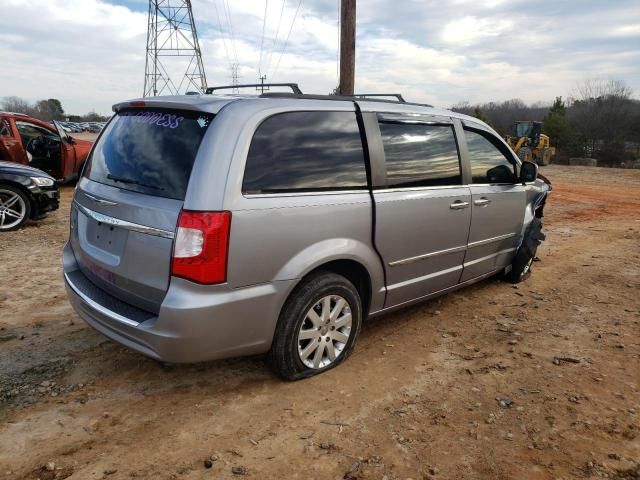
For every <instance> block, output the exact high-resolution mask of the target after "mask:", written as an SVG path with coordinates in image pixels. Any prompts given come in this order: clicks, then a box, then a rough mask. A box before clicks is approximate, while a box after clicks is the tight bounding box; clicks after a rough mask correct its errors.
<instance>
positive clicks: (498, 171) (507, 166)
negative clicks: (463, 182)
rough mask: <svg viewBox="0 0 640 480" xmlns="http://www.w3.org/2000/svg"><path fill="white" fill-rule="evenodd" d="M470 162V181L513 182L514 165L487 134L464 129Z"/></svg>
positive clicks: (514, 178) (514, 177) (514, 176)
mask: <svg viewBox="0 0 640 480" xmlns="http://www.w3.org/2000/svg"><path fill="white" fill-rule="evenodd" d="M464 134H465V138H466V139H467V147H468V149H469V161H470V163H471V183H476V184H478V183H515V182H516V175H515V167H514V163H513V160H512V159H511V158H509V157H508V156H507V155H506V154H505V153H504V152H502V150H501V149H500V148H499V147H498V145H496V144H495V143H494V142H493V141H491V140H490V138H489V136H488V135H489V134H484V133H481V132H479V131H476V130H468V129H466V128H465V130H464Z"/></svg>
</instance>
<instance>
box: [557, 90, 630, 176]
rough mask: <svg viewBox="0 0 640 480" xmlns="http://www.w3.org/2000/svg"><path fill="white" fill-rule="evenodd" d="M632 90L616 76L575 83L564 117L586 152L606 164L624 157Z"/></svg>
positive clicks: (628, 134)
mask: <svg viewBox="0 0 640 480" xmlns="http://www.w3.org/2000/svg"><path fill="white" fill-rule="evenodd" d="M632 93H633V92H632V90H631V89H630V88H629V87H628V86H627V85H626V84H625V83H624V82H622V81H620V80H598V79H590V80H586V81H584V82H582V83H581V84H579V85H578V86H577V88H576V91H575V93H574V95H573V98H572V99H571V105H570V107H569V109H568V118H569V122H570V123H571V125H572V126H573V127H574V128H575V129H576V130H577V131H578V132H580V134H581V136H582V150H583V151H584V153H585V154H586V155H589V156H594V157H597V158H598V159H599V160H600V161H601V162H602V163H605V164H609V165H613V164H616V163H619V162H621V161H623V160H624V158H623V157H624V154H625V140H626V139H627V138H629V137H630V136H632V132H631V131H630V129H631V123H632V114H633V110H634V108H633V106H634V105H633V101H632V100H631V95H632Z"/></svg>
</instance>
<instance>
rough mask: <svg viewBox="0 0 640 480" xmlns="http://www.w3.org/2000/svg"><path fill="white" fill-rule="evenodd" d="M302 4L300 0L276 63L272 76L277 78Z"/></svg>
mask: <svg viewBox="0 0 640 480" xmlns="http://www.w3.org/2000/svg"><path fill="white" fill-rule="evenodd" d="M300 5H302V0H299V1H298V7H297V8H296V13H295V14H294V15H293V21H292V22H291V27H290V28H289V33H288V34H287V39H286V40H285V41H284V47H283V48H282V51H281V52H280V57H279V58H278V63H276V68H275V70H274V71H273V75H272V76H271V77H272V78H275V76H276V73H278V67H280V60H282V55H284V52H285V51H286V50H287V44H288V43H289V37H290V36H291V31H292V30H293V26H294V25H295V23H296V18H298V10H300Z"/></svg>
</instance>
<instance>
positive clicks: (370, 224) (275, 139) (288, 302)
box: [63, 93, 551, 379]
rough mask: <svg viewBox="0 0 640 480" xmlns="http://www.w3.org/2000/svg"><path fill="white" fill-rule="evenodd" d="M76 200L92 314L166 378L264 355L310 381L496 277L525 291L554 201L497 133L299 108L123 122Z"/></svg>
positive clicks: (79, 264)
mask: <svg viewBox="0 0 640 480" xmlns="http://www.w3.org/2000/svg"><path fill="white" fill-rule="evenodd" d="M114 112H115V115H114V116H113V118H112V119H111V121H110V122H109V123H108V125H107V126H106V127H105V128H104V129H103V130H102V132H101V134H100V136H99V137H98V139H97V141H96V143H95V145H94V147H93V149H92V151H91V153H90V155H89V157H88V159H87V162H86V166H85V168H84V171H83V174H82V176H81V178H80V180H79V181H78V184H77V188H76V191H75V194H74V198H73V204H72V208H71V219H70V237H69V242H68V243H67V245H66V246H65V248H64V254H63V263H64V278H65V282H66V285H67V290H68V294H69V298H70V300H71V303H72V305H73V307H74V309H75V310H76V311H77V313H78V314H79V315H80V316H81V317H82V318H83V319H84V320H85V321H86V322H87V323H88V324H89V325H91V326H92V327H94V328H95V329H96V330H98V331H99V332H102V333H103V334H104V335H106V336H108V337H110V338H112V339H114V340H116V341H118V342H120V343H122V344H124V345H126V346H128V347H130V348H132V349H135V350H137V351H139V352H141V353H143V354H145V355H148V356H150V357H153V358H155V359H158V360H162V361H167V362H199V361H204V360H211V359H218V358H224V357H232V356H240V355H253V354H264V353H267V355H268V359H269V363H270V364H271V365H272V366H273V368H274V370H275V371H276V372H277V373H278V374H280V375H281V376H282V377H284V378H287V379H299V378H303V377H307V376H310V375H313V374H316V373H320V372H323V371H325V370H327V369H330V368H332V367H334V366H336V365H338V364H339V363H340V362H342V361H344V360H345V359H346V358H347V357H348V355H349V354H350V353H351V352H352V350H353V348H354V345H355V342H356V339H357V337H358V333H359V331H360V327H361V325H362V322H363V321H364V320H365V319H367V318H370V317H373V316H377V315H381V314H384V313H386V312H389V311H392V310H394V309H397V308H400V307H405V306H407V305H411V304H413V303H416V302H419V301H423V300H425V299H429V298H432V297H434V296H437V295H442V294H443V293H446V292H450V291H452V290H454V289H457V288H460V287H463V286H465V285H469V284H471V283H473V282H477V281H479V280H481V279H484V278H487V277H489V276H492V275H495V274H501V273H502V274H507V275H508V277H509V278H510V279H511V280H512V281H516V282H517V281H521V280H523V279H524V278H526V276H527V275H528V274H529V272H530V267H531V263H532V261H533V259H534V257H535V254H536V248H537V246H538V245H539V243H540V241H541V240H542V239H543V238H544V235H543V234H542V232H541V217H542V211H543V207H544V203H545V200H546V196H547V194H548V192H549V191H550V190H551V187H550V184H549V183H548V182H546V181H544V180H543V179H542V178H538V175H537V166H536V165H534V164H532V163H527V162H525V163H521V162H520V160H519V159H518V158H517V156H516V155H515V154H514V153H513V151H512V150H510V148H509V147H508V145H507V144H506V143H505V142H504V141H503V140H502V139H501V138H500V137H499V136H498V135H497V134H496V132H494V131H493V130H492V129H491V128H490V127H489V126H487V125H486V124H485V123H483V122H481V121H479V120H477V119H475V118H471V117H467V116H464V115H460V114H457V113H454V112H451V111H447V110H438V109H435V108H432V107H430V106H425V105H418V104H411V103H405V102H404V101H401V100H398V101H392V100H381V99H369V98H363V97H341V96H315V95H302V94H299V93H292V94H288V93H265V94H262V95H259V96H243V95H212V94H202V95H185V96H175V97H154V98H144V99H139V100H133V101H130V102H124V103H119V104H117V105H115V106H114Z"/></svg>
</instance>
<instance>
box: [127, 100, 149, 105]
mask: <svg viewBox="0 0 640 480" xmlns="http://www.w3.org/2000/svg"><path fill="white" fill-rule="evenodd" d="M129 105H131V106H132V107H144V106H145V105H146V103H145V102H143V101H141V100H137V101H135V102H129Z"/></svg>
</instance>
